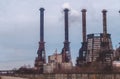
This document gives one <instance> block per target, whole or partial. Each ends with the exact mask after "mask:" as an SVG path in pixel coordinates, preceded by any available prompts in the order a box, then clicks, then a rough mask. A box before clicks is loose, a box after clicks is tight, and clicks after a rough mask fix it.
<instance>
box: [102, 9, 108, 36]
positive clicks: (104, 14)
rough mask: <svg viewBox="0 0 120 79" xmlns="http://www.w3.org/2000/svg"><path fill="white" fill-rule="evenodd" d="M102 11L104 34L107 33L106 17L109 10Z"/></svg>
mask: <svg viewBox="0 0 120 79" xmlns="http://www.w3.org/2000/svg"><path fill="white" fill-rule="evenodd" d="M102 13H103V34H104V35H107V18H106V13H107V10H105V9H104V10H103V11H102Z"/></svg>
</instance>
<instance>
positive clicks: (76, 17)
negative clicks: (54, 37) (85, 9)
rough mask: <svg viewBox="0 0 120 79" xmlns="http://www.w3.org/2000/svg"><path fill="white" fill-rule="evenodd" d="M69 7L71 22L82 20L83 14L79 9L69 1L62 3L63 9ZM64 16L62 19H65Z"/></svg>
mask: <svg viewBox="0 0 120 79" xmlns="http://www.w3.org/2000/svg"><path fill="white" fill-rule="evenodd" d="M65 8H68V9H69V10H70V12H69V22H70V23H75V22H80V21H81V16H80V11H77V10H75V9H73V8H72V7H71V6H70V4H69V3H68V2H66V3H64V4H63V5H62V9H65ZM63 18H64V17H63V16H62V20H63Z"/></svg>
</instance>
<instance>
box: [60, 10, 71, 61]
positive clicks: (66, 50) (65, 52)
mask: <svg viewBox="0 0 120 79" xmlns="http://www.w3.org/2000/svg"><path fill="white" fill-rule="evenodd" d="M68 12H69V9H67V8H65V9H64V14H65V15H64V17H65V18H64V19H65V21H64V22H65V41H64V47H63V49H62V62H70V60H71V55H70V48H69V43H70V42H69V30H68V29H69V28H68Z"/></svg>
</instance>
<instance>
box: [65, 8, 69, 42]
mask: <svg viewBox="0 0 120 79" xmlns="http://www.w3.org/2000/svg"><path fill="white" fill-rule="evenodd" d="M68 12H69V9H67V8H66V9H64V13H65V41H66V42H68V41H69V39H68V38H69V37H68V36H69V35H68V32H69V31H68Z"/></svg>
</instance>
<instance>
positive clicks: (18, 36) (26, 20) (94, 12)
mask: <svg viewBox="0 0 120 79" xmlns="http://www.w3.org/2000/svg"><path fill="white" fill-rule="evenodd" d="M40 7H44V8H45V42H46V53H47V56H48V55H51V54H53V53H54V51H55V49H56V48H57V50H58V53H60V52H61V50H62V48H63V41H64V19H63V8H65V7H67V8H69V9H70V12H69V17H70V19H69V30H70V31H69V32H70V42H71V44H70V47H71V53H72V60H73V62H74V63H75V60H76V57H77V56H78V51H79V48H80V47H81V32H82V31H81V9H83V8H85V9H87V34H90V33H100V32H102V13H101V11H102V10H103V9H107V10H108V13H107V21H108V24H107V25H108V33H110V34H112V43H113V47H114V48H116V47H118V46H119V44H118V43H119V42H120V36H119V34H120V29H119V27H120V14H119V13H118V11H119V10H120V0H0V70H2V69H4V70H6V69H13V68H19V67H20V66H23V65H31V67H33V66H34V60H35V57H36V56H37V49H38V42H39V31H40V30H39V24H40V23H39V8H40Z"/></svg>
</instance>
